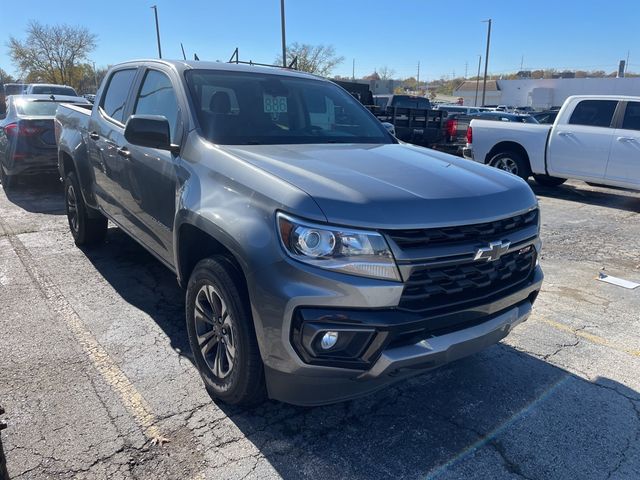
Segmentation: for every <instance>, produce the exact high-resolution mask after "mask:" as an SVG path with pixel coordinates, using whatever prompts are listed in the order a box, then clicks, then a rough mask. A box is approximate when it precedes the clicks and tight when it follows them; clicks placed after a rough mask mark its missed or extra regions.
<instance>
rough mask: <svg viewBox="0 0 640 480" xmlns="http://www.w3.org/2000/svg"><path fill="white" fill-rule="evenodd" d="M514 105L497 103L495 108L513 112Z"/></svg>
mask: <svg viewBox="0 0 640 480" xmlns="http://www.w3.org/2000/svg"><path fill="white" fill-rule="evenodd" d="M515 108H516V107H514V106H513V105H498V106H497V107H496V108H495V111H496V112H513V111H514V110H515Z"/></svg>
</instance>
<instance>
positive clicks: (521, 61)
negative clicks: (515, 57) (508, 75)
mask: <svg viewBox="0 0 640 480" xmlns="http://www.w3.org/2000/svg"><path fill="white" fill-rule="evenodd" d="M523 67H524V55H522V58H521V59H520V71H522V69H523Z"/></svg>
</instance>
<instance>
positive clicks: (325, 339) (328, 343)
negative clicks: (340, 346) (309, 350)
mask: <svg viewBox="0 0 640 480" xmlns="http://www.w3.org/2000/svg"><path fill="white" fill-rule="evenodd" d="M337 341H338V332H326V333H325V334H324V335H323V336H322V340H320V346H321V347H322V349H323V350H329V349H330V348H333V347H334V346H335V344H336V343H337Z"/></svg>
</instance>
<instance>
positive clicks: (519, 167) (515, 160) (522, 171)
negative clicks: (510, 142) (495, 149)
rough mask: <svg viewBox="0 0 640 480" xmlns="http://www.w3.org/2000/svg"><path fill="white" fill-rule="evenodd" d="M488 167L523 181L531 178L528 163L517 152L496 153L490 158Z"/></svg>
mask: <svg viewBox="0 0 640 480" xmlns="http://www.w3.org/2000/svg"><path fill="white" fill-rule="evenodd" d="M489 165H491V166H492V167H495V168H498V169H500V170H504V171H505V172H509V173H512V174H514V175H517V176H519V177H520V178H523V179H525V180H526V179H527V178H529V176H531V168H530V167H529V162H528V161H527V160H526V159H525V158H523V156H522V154H520V153H518V152H502V153H498V154H497V155H494V156H493V157H492V158H491V160H490V161H489Z"/></svg>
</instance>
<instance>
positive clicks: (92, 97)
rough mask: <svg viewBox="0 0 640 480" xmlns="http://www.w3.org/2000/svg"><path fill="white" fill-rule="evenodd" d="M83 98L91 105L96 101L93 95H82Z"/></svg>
mask: <svg viewBox="0 0 640 480" xmlns="http://www.w3.org/2000/svg"><path fill="white" fill-rule="evenodd" d="M82 96H83V97H84V98H86V99H87V100H89V101H90V102H91V103H93V102H95V101H96V95H95V93H85V94H84V95H82Z"/></svg>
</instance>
